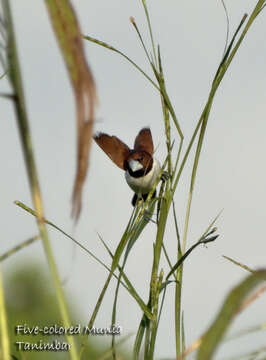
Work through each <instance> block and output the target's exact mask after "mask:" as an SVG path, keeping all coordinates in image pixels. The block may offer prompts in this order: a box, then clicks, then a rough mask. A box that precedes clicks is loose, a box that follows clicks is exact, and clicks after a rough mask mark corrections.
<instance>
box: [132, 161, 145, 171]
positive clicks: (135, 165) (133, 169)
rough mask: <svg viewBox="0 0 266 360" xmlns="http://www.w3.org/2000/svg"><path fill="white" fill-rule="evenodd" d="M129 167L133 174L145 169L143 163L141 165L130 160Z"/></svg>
mask: <svg viewBox="0 0 266 360" xmlns="http://www.w3.org/2000/svg"><path fill="white" fill-rule="evenodd" d="M129 166H130V169H131V170H132V171H133V172H135V171H138V170H141V169H143V166H142V165H141V163H140V162H139V161H137V160H130V161H129Z"/></svg>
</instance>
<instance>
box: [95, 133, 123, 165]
mask: <svg viewBox="0 0 266 360" xmlns="http://www.w3.org/2000/svg"><path fill="white" fill-rule="evenodd" d="M93 138H94V140H95V141H96V143H97V144H98V145H99V146H100V148H101V149H102V150H103V151H104V152H105V154H106V155H107V156H109V158H110V159H111V160H112V161H113V162H114V163H115V164H116V165H117V166H118V167H120V169H123V170H125V167H124V163H125V160H126V158H127V157H128V155H129V153H130V149H129V147H128V146H127V145H126V144H125V143H123V141H121V140H120V139H118V138H117V137H116V136H110V135H107V134H105V133H102V132H100V133H98V134H96V135H94V136H93Z"/></svg>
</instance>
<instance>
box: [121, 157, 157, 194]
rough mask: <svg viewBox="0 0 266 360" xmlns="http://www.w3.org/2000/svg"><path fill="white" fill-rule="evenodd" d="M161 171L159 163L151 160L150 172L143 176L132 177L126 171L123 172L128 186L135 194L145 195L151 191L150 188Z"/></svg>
mask: <svg viewBox="0 0 266 360" xmlns="http://www.w3.org/2000/svg"><path fill="white" fill-rule="evenodd" d="M160 170H161V166H160V163H159V161H158V160H157V159H155V158H153V166H152V168H151V170H150V171H149V172H148V173H147V174H146V175H144V176H141V177H137V178H135V177H133V176H131V175H130V174H129V172H128V171H126V172H125V177H126V181H127V183H128V185H129V186H130V187H131V189H132V190H133V191H134V192H135V193H137V194H147V193H148V192H150V190H151V189H152V186H153V184H154V182H155V180H156V179H157V177H158V175H159V172H160Z"/></svg>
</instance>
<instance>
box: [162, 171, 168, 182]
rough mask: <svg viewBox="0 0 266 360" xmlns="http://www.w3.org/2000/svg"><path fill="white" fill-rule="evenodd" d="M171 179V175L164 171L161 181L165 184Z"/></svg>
mask: <svg viewBox="0 0 266 360" xmlns="http://www.w3.org/2000/svg"><path fill="white" fill-rule="evenodd" d="M168 179H169V174H168V172H167V171H163V173H162V175H161V180H162V181H163V182H166V181H167V180H168Z"/></svg>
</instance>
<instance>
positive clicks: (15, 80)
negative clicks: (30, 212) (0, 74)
mask: <svg viewBox="0 0 266 360" xmlns="http://www.w3.org/2000/svg"><path fill="white" fill-rule="evenodd" d="M3 6H4V11H5V17H6V21H7V33H8V63H9V73H8V74H9V79H10V83H11V86H12V88H13V91H14V96H13V100H14V105H15V112H16V118H17V124H18V128H19V134H20V139H21V142H22V148H23V153H24V159H25V163H26V167H27V173H28V179H29V183H30V189H31V196H32V201H33V204H34V208H35V209H36V212H37V214H38V217H37V224H38V227H39V232H40V236H41V239H42V243H43V247H44V251H45V254H46V258H47V262H48V265H49V268H50V271H51V275H52V278H53V281H54V285H55V290H56V296H57V301H58V305H59V309H60V313H61V318H62V322H63V325H64V327H66V328H69V327H70V325H71V324H70V320H69V314H68V310H67V306H66V302H65V298H64V294H63V290H62V287H61V283H60V279H59V276H58V272H57V268H56V264H55V260H54V257H53V253H52V249H51V245H50V242H49V238H48V234H47V230H46V226H45V223H44V221H43V217H44V215H43V205H42V198H41V191H40V185H39V180H38V174H37V168H36V164H35V159H34V153H33V146H32V141H31V134H30V128H29V122H28V117H27V112H26V104H25V99H24V92H23V86H22V78H21V72H20V65H19V59H18V54H17V48H16V41H15V34H14V27H13V21H12V14H11V9H10V4H9V1H8V0H3ZM66 339H67V341H68V343H69V344H70V357H71V359H73V360H77V359H78V354H77V350H76V345H75V342H74V338H73V337H72V336H69V335H66Z"/></svg>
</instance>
